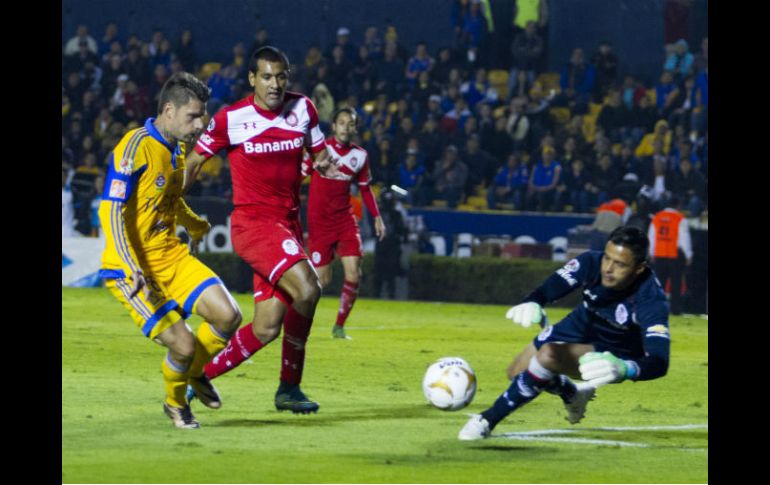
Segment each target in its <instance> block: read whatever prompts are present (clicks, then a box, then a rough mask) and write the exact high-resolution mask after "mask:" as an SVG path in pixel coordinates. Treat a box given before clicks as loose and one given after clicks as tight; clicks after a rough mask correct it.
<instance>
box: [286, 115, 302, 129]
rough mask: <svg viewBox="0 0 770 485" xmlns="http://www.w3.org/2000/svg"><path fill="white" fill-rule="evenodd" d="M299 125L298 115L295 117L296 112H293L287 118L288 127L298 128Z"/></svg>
mask: <svg viewBox="0 0 770 485" xmlns="http://www.w3.org/2000/svg"><path fill="white" fill-rule="evenodd" d="M297 123H299V120H298V119H297V115H295V114H294V112H291V113H289V114H288V115H287V116H286V124H287V125H289V126H291V127H295V126H297Z"/></svg>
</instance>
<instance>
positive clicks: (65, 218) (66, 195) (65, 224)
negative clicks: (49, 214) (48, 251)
mask: <svg viewBox="0 0 770 485" xmlns="http://www.w3.org/2000/svg"><path fill="white" fill-rule="evenodd" d="M71 176H72V168H71V166H70V165H68V164H67V163H65V161H64V159H63V158H62V164H61V237H62V239H63V238H65V237H73V236H75V235H76V234H77V233H76V232H75V208H74V205H73V203H72V190H71V189H70V184H69V180H70V177H71Z"/></svg>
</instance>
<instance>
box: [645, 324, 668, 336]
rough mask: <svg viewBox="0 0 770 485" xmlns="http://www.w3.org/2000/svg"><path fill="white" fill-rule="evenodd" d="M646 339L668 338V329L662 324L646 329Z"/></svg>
mask: <svg viewBox="0 0 770 485" xmlns="http://www.w3.org/2000/svg"><path fill="white" fill-rule="evenodd" d="M647 336H648V337H668V327H666V326H665V325H662V324H658V325H653V326H652V327H649V328H647Z"/></svg>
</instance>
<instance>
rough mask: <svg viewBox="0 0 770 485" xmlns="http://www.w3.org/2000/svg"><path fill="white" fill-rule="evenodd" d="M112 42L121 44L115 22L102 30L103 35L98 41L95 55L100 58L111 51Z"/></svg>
mask: <svg viewBox="0 0 770 485" xmlns="http://www.w3.org/2000/svg"><path fill="white" fill-rule="evenodd" d="M114 42H117V43H118V45H120V44H122V42H121V38H120V35H119V32H118V24H116V23H115V22H110V23H108V24H107V26H106V27H105V28H104V35H103V36H102V38H101V40H100V41H99V46H98V49H97V54H98V55H99V57H102V56H104V55H105V54H106V53H107V52H109V51H110V49H112V47H113V43H114Z"/></svg>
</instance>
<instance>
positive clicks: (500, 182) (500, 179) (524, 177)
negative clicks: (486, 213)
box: [487, 152, 529, 210]
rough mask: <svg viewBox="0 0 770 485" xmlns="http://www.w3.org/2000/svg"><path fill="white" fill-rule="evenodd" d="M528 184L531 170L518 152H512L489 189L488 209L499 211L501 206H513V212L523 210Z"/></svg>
mask: <svg viewBox="0 0 770 485" xmlns="http://www.w3.org/2000/svg"><path fill="white" fill-rule="evenodd" d="M528 184H529V168H528V167H527V165H526V164H525V163H522V162H521V156H520V155H519V154H518V153H517V152H512V153H511V154H510V155H508V160H507V162H506V164H505V165H503V166H502V167H500V169H499V170H498V171H497V174H496V175H495V178H494V180H493V182H492V184H490V186H489V189H487V207H489V208H490V209H499V208H500V207H499V204H511V205H512V206H513V210H523V209H524V208H525V207H524V200H525V197H526V194H527V185H528Z"/></svg>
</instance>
